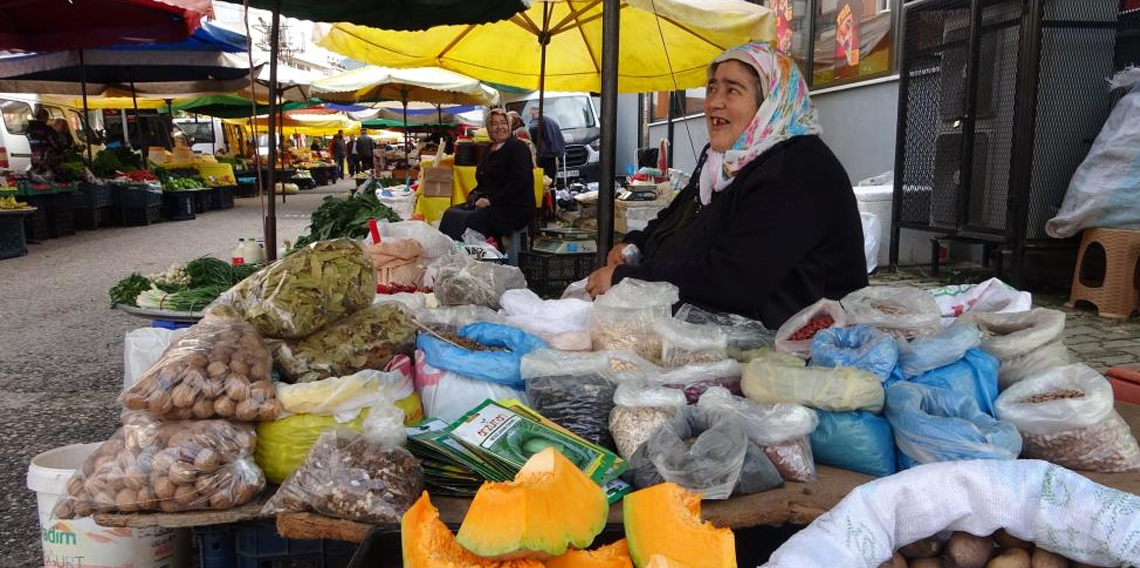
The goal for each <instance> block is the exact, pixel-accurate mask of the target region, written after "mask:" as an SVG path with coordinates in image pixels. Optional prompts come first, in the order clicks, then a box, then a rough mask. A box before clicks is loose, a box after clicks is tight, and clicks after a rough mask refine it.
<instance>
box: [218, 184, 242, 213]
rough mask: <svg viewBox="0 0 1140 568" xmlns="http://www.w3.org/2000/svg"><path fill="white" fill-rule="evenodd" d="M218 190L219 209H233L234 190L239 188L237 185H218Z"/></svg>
mask: <svg viewBox="0 0 1140 568" xmlns="http://www.w3.org/2000/svg"><path fill="white" fill-rule="evenodd" d="M217 190H218V209H233V208H234V191H236V190H237V186H235V185H222V186H218V187H217Z"/></svg>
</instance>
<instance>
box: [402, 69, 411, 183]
mask: <svg viewBox="0 0 1140 568" xmlns="http://www.w3.org/2000/svg"><path fill="white" fill-rule="evenodd" d="M402 102H403V103H404V187H409V186H410V185H412V179H411V178H412V173H411V171H410V170H411V163H412V162H411V159H412V156H411V155H410V154H408V152H409V151H410V150H408V142H409V140H408V92H407V91H404V96H403V97H402Z"/></svg>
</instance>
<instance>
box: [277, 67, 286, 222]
mask: <svg viewBox="0 0 1140 568" xmlns="http://www.w3.org/2000/svg"><path fill="white" fill-rule="evenodd" d="M277 97H278V98H277V108H283V107H284V106H285V90H284V89H281V92H280V93H278V94H277ZM280 122H281V145H282V146H284V145H285V113H284V112H282V114H281V121H280ZM282 149H284V148H282ZM281 169H285V156H284V155H282V156H281ZM281 183H282V184H284V183H285V180H284V178H282V180H281ZM284 187H285V186H284V185H282V188H284ZM281 204H282V205H284V204H285V192H284V191H282V192H281Z"/></svg>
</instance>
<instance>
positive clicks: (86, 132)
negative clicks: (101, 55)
mask: <svg viewBox="0 0 1140 568" xmlns="http://www.w3.org/2000/svg"><path fill="white" fill-rule="evenodd" d="M79 88H80V89H82V90H83V123H82V124H80V125H79V127H80V128H82V129H83V142H84V143H85V144H87V161H88V162H91V161H92V158H91V144H92V142H93V141H92V138H93V136H92V131H91V129H90V128H89V127H88V126H87V124H88V123H89V122H91V116H90V111H89V110H88V109H87V65H86V64H85V63H84V62H83V50H82V49H80V50H79Z"/></svg>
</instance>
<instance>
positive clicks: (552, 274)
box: [519, 251, 598, 298]
mask: <svg viewBox="0 0 1140 568" xmlns="http://www.w3.org/2000/svg"><path fill="white" fill-rule="evenodd" d="M597 258H598V256H597V255H596V254H594V253H585V254H549V253H541V252H529V251H523V252H520V253H519V270H522V273H523V276H526V282H527V287H528V288H530V289H531V290H532V291H533V292H534V293H535V294H538V295H539V296H542V297H544V298H551V297H560V296H561V295H562V292H563V291H564V290H565V289H566V287H567V286H569V285H570V284H572V283H574V282H577V281H578V280H581V279H583V278H585V277H587V276H589V275H590V273H591V272H593V271H594V268H596V267H597Z"/></svg>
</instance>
